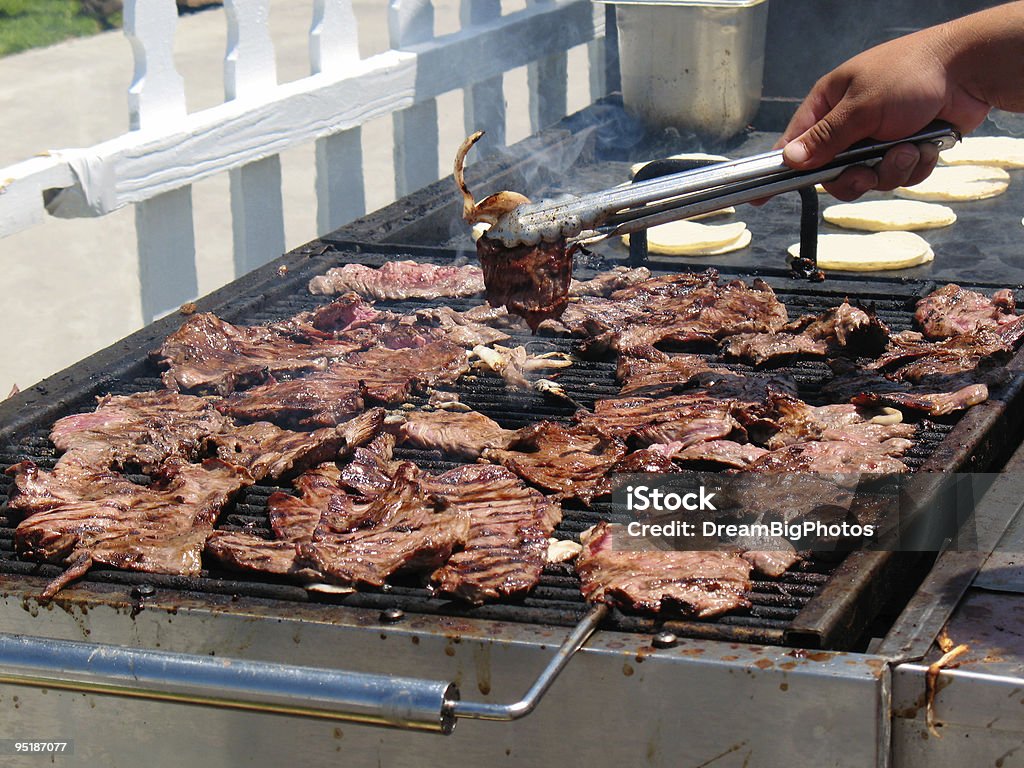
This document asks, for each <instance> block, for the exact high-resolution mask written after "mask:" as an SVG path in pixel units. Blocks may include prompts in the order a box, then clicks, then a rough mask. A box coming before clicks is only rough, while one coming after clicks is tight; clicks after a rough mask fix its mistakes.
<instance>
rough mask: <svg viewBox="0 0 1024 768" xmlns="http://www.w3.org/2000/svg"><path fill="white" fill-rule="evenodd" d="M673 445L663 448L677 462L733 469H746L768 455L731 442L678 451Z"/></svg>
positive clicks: (717, 442) (757, 449) (714, 443)
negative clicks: (698, 463)
mask: <svg viewBox="0 0 1024 768" xmlns="http://www.w3.org/2000/svg"><path fill="white" fill-rule="evenodd" d="M675 445H676V444H675V443H666V444H665V445H664V446H663V447H664V448H665V449H666V450H671V451H672V456H673V458H674V459H676V460H677V461H681V462H700V463H710V464H716V465H720V466H724V467H731V468H734V469H746V468H747V467H749V466H750V465H751V464H753V463H754V462H755V461H757V460H758V459H760V458H761V457H762V456H764V455H765V454H766V453H768V451H767V450H766V449H764V448H761V447H759V446H756V445H752V444H750V443H737V442H735V441H733V440H708V441H707V442H704V443H695V444H693V445H690V446H687V447H685V448H681V449H678V450H675V449H674V447H675Z"/></svg>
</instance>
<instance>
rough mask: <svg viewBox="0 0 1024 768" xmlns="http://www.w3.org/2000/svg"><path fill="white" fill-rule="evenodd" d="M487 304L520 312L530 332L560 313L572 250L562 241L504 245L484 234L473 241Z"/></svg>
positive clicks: (515, 313)
mask: <svg viewBox="0 0 1024 768" xmlns="http://www.w3.org/2000/svg"><path fill="white" fill-rule="evenodd" d="M476 254H477V257H478V258H479V259H480V266H481V267H483V272H484V285H485V286H486V287H487V303H488V304H490V305H491V306H492V307H501V306H504V307H505V308H506V309H508V311H509V312H510V313H511V314H513V315H519V316H520V317H521V318H523V319H524V320H525V321H526V324H527V325H529V326H530V329H531V330H533V331H536V330H537V327H538V326H539V325H540V324H541V323H542V322H544V321H545V320H550V319H556V318H558V317H560V316H561V314H562V312H563V311H564V310H565V307H566V304H567V303H568V301H569V283H570V281H571V280H572V253H570V252H569V250H568V249H567V247H566V244H565V240H564V239H559V240H556V241H555V242H553V243H545V242H541V243H538V244H537V245H532V246H531V245H520V246H516V247H515V248H506V247H505V246H504V245H502V244H501V243H500V242H498V241H497V240H492V239H490V238H488V237H487V235H486V234H485V235H484V236H483V237H481V238H480V239H479V240H477V241H476Z"/></svg>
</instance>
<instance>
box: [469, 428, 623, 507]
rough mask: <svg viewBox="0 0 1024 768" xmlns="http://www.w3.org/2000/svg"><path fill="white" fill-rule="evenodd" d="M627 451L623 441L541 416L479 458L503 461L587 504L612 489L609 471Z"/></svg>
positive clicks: (526, 476)
mask: <svg viewBox="0 0 1024 768" xmlns="http://www.w3.org/2000/svg"><path fill="white" fill-rule="evenodd" d="M625 455H626V446H625V445H624V444H623V443H622V441H621V440H617V439H615V438H604V437H601V436H599V435H595V434H593V433H588V432H586V431H585V430H583V429H581V428H580V427H565V426H563V425H561V424H555V423H553V422H550V421H542V422H539V423H537V424H532V425H530V426H528V427H524V428H523V429H521V430H519V433H518V435H517V436H516V438H515V439H514V440H513V441H512V442H511V443H510V444H509V447H508V449H507V450H503V449H498V448H488V449H486V450H484V452H483V458H484V459H486V460H487V461H492V462H495V463H497V464H501V465H502V466H504V467H506V468H507V469H509V470H511V471H512V472H515V473H516V474H517V475H519V477H521V478H523V480H525V481H526V482H528V483H531V484H533V485H536V486H538V487H540V488H544V489H545V490H548V491H552V492H554V493H555V494H556V496H557V498H560V499H570V498H578V499H579V500H580V501H582V502H583V503H584V504H589V503H590V502H591V500H592V499H594V498H595V497H596V496H601V495H603V494H606V493H610V492H611V483H610V481H609V480H608V478H607V477H606V475H607V474H608V471H609V470H610V469H611V468H612V467H613V466H614V465H615V464H616V463H617V462H618V461H619V460H620V459H621V458H622V457H623V456H625Z"/></svg>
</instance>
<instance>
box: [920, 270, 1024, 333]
mask: <svg viewBox="0 0 1024 768" xmlns="http://www.w3.org/2000/svg"><path fill="white" fill-rule="evenodd" d="M914 320H915V321H916V322H917V324H918V326H920V328H921V330H922V331H924V335H925V336H927V337H928V338H929V339H945V338H948V337H950V336H958V335H960V334H962V333H976V332H978V331H981V330H990V331H998V330H999V329H1001V328H1002V327H1003V326H1006V325H1009V324H1012V323H1015V322H1017V321H1018V320H1019V316H1018V315H1017V305H1016V302H1015V300H1014V298H1013V291H1011V290H1010V289H1009V288H1003V289H1002V290H999V291H996V292H995V293H993V294H992V298H989V297H987V296H983V295H981V294H980V293H976V292H975V291H969V290H967V289H965V288H961V287H960V286H959V285H956V284H954V283H950V284H949V285H945V286H943V287H942V288H939V289H938V290H935V291H933V292H932V293H930V294H928V295H927V296H925V297H924V298H923V299H921V300H920V301H919V302H917V310H916V311H915V312H914Z"/></svg>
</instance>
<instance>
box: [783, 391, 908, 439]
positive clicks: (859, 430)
mask: <svg viewBox="0 0 1024 768" xmlns="http://www.w3.org/2000/svg"><path fill="white" fill-rule="evenodd" d="M773 411H774V412H773V421H774V422H775V424H776V425H777V426H778V431H777V432H776V433H775V434H774V435H772V436H771V438H769V439H768V440H767V441H766V443H765V444H766V446H767V447H768V448H781V447H784V446H786V445H792V444H793V443H801V442H806V441H808V440H826V441H828V440H841V441H846V442H850V443H854V444H857V445H873V444H879V443H882V442H885V441H887V440H893V439H898V440H902V441H904V442H905V443H906V448H905V450H906V449H909V448H910V443H909V438H911V437H913V435H914V433H915V432H916V428H915V427H914V425H912V424H904V423H902V420H900V421H899V422H897V423H889V422H891V421H892V414H884V415H880V414H876V413H872V412H871V411H870V410H869V409H867V408H861V407H858V406H857V405H856V404H854V403H842V404H836V405H820V406H812V405H808V404H807V403H805V402H804V401H803V400H800V399H798V398H795V397H792V396H788V395H782V394H776V395H774V396H773Z"/></svg>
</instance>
